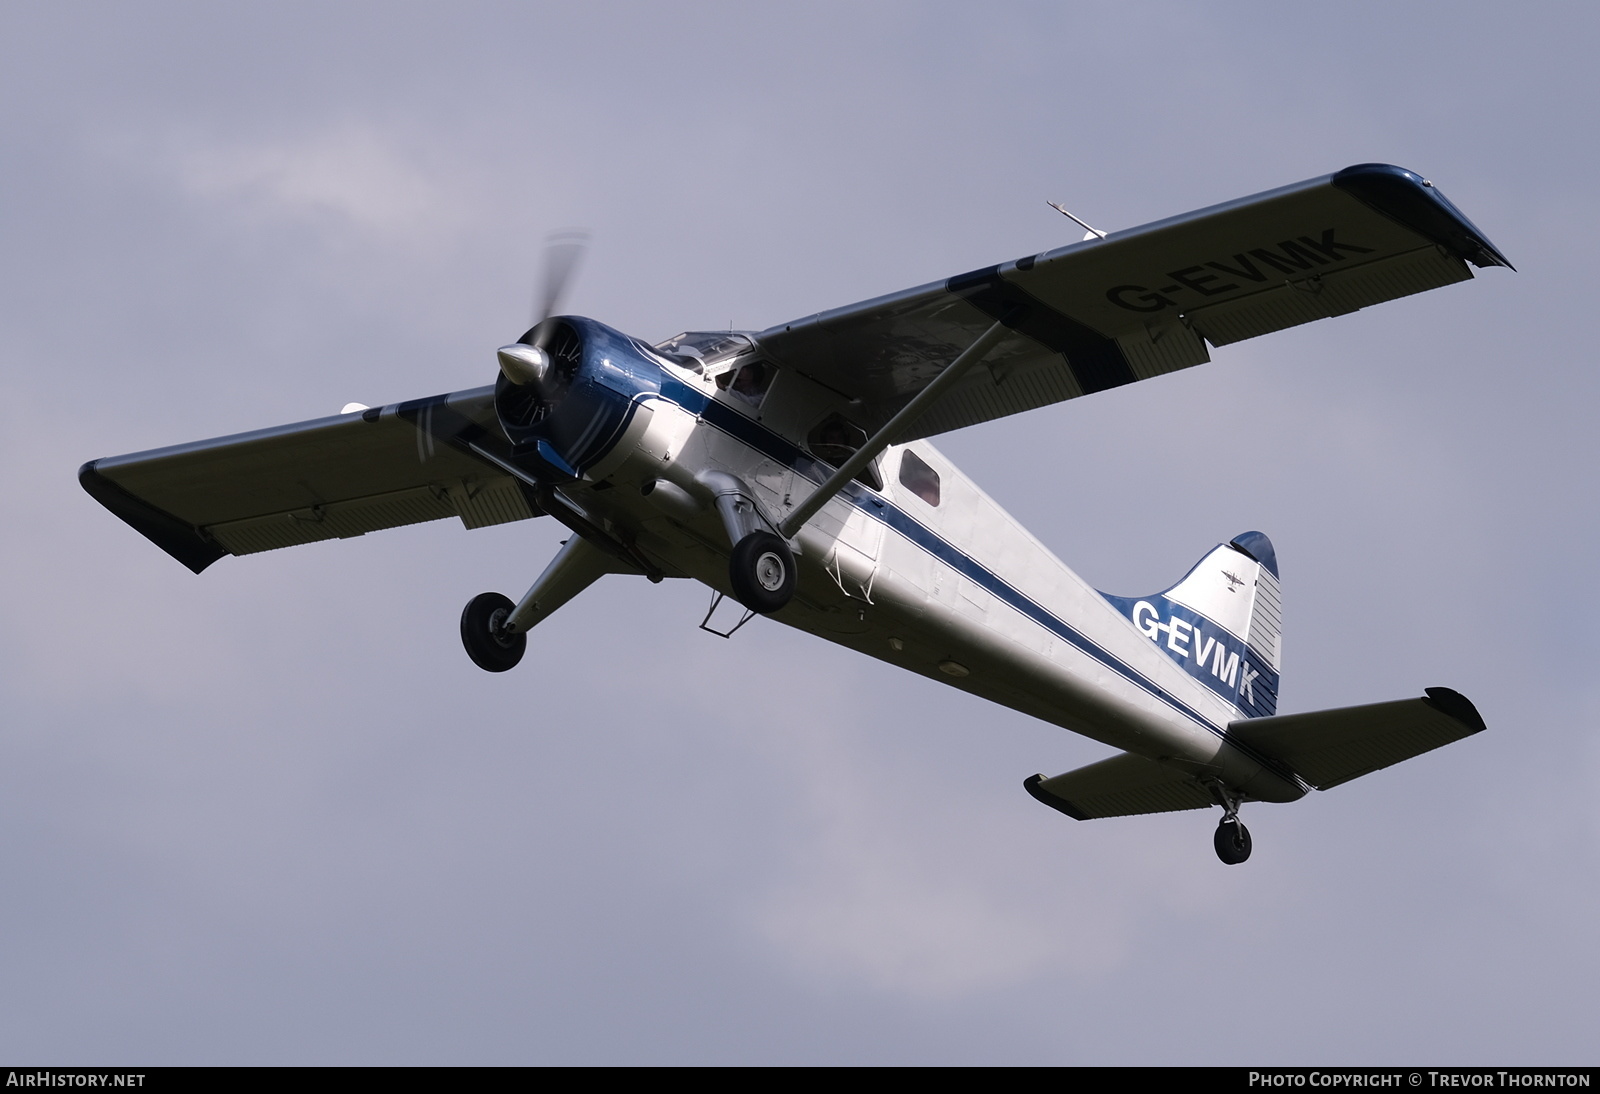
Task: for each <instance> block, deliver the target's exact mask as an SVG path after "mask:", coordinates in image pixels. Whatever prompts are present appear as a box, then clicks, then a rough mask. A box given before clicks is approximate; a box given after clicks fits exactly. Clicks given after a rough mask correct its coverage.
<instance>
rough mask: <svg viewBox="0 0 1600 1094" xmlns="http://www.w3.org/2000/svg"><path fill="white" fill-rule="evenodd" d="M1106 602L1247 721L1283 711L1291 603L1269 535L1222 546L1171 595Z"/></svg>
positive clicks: (1254, 535)
mask: <svg viewBox="0 0 1600 1094" xmlns="http://www.w3.org/2000/svg"><path fill="white" fill-rule="evenodd" d="M1101 595H1102V596H1105V598H1106V600H1108V601H1110V602H1111V604H1112V605H1114V606H1115V607H1116V608H1117V609H1118V610H1120V611H1121V612H1122V613H1123V614H1124V615H1126V616H1127V617H1128V618H1129V619H1130V620H1132V621H1133V625H1134V626H1135V627H1137V628H1138V629H1139V631H1140V633H1142V634H1143V635H1144V636H1145V637H1146V638H1148V639H1150V641H1152V642H1154V643H1155V644H1156V646H1157V647H1158V648H1159V649H1160V650H1161V651H1162V652H1163V653H1165V654H1166V655H1167V656H1168V657H1170V658H1172V660H1174V661H1176V662H1177V663H1178V664H1180V665H1182V666H1183V668H1184V669H1185V670H1186V671H1187V672H1188V673H1189V675H1191V676H1193V677H1194V678H1195V679H1197V680H1199V681H1200V682H1201V683H1203V684H1205V685H1206V686H1207V687H1208V688H1210V689H1211V690H1212V691H1214V692H1216V693H1217V694H1219V695H1221V696H1223V697H1224V698H1226V699H1227V700H1228V701H1229V702H1230V703H1232V704H1233V706H1234V709H1235V710H1237V711H1238V713H1239V716H1240V717H1242V718H1263V717H1266V716H1267V715H1270V714H1273V713H1275V712H1276V711H1277V709H1278V671H1279V666H1280V664H1281V651H1282V644H1283V600H1282V595H1281V593H1280V590H1279V586H1278V556H1277V552H1275V551H1274V550H1273V549H1272V541H1271V540H1270V539H1268V538H1267V537H1266V536H1265V535H1264V534H1263V533H1261V532H1246V533H1244V534H1243V535H1240V536H1235V537H1234V538H1233V540H1232V541H1231V542H1229V543H1224V544H1221V545H1220V546H1218V547H1217V548H1215V549H1214V550H1212V551H1211V552H1210V553H1209V554H1207V555H1206V556H1205V557H1204V558H1202V559H1201V560H1200V561H1199V562H1197V563H1196V564H1195V566H1194V568H1193V569H1191V570H1190V571H1189V572H1188V573H1187V574H1185V575H1184V577H1183V580H1182V581H1179V582H1178V583H1177V584H1176V585H1174V586H1172V587H1171V588H1170V589H1167V590H1166V591H1164V592H1160V593H1154V594H1152V595H1150V596H1143V597H1123V596H1110V595H1107V594H1105V593H1102V594H1101Z"/></svg>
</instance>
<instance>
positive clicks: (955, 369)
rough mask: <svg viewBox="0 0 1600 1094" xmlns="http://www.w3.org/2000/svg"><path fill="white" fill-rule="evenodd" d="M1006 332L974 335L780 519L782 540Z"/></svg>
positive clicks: (996, 327)
mask: <svg viewBox="0 0 1600 1094" xmlns="http://www.w3.org/2000/svg"><path fill="white" fill-rule="evenodd" d="M1008 333H1009V330H1008V328H1007V327H1006V324H1005V321H1004V320H997V321H996V322H995V323H994V324H993V325H992V326H991V327H990V328H989V329H988V330H986V331H984V332H983V333H982V334H980V335H978V337H977V338H976V339H975V340H974V341H973V343H972V345H970V346H968V347H967V348H966V349H964V350H962V351H961V354H960V356H958V357H957V358H956V359H955V360H954V361H951V362H950V364H949V367H947V368H946V369H945V370H944V371H943V372H941V373H939V375H938V376H936V377H934V379H933V381H932V382H931V383H930V384H928V386H927V387H925V388H923V389H922V390H921V391H919V392H917V395H916V398H914V399H912V400H911V401H910V402H909V403H907V404H906V405H905V406H903V407H901V408H900V413H898V414H896V415H895V416H894V417H893V418H890V419H889V424H888V425H886V426H884V427H883V428H882V429H880V430H878V432H876V433H874V434H873V435H872V437H871V439H869V440H868V441H867V443H866V444H864V445H862V446H861V447H860V448H858V449H856V452H855V455H853V456H851V457H850V458H849V459H848V460H845V461H844V463H842V464H840V465H839V470H837V471H835V472H834V473H833V474H832V475H831V476H829V478H828V479H827V480H825V481H824V482H823V484H822V485H821V486H819V487H817V489H816V491H815V492H814V493H812V495H811V496H810V497H809V498H807V499H806V500H805V501H803V502H801V503H800V506H799V508H797V509H795V511H794V512H792V513H790V514H789V515H788V516H787V517H785V518H784V521H783V523H782V524H780V525H779V526H778V531H779V532H781V533H782V534H783V537H784V538H785V539H793V538H794V536H795V533H796V532H798V531H800V529H801V528H803V527H805V523H806V521H808V520H810V519H811V518H812V517H814V516H816V515H817V512H818V510H820V509H821V508H822V507H823V506H824V505H826V504H828V502H829V501H830V500H831V499H832V498H833V496H834V495H835V494H837V493H838V492H839V491H840V490H843V489H844V485H845V483H847V482H849V481H850V480H851V479H854V478H855V477H856V473H857V472H859V471H860V470H861V469H862V468H863V467H865V466H867V464H869V463H871V462H872V461H873V460H875V459H877V458H878V455H879V453H881V452H882V451H883V450H884V449H885V448H888V447H889V445H890V444H892V443H893V442H894V439H895V438H896V437H897V436H899V435H900V433H901V431H903V430H904V429H905V428H906V427H907V426H909V425H910V424H911V423H912V422H914V421H916V420H917V418H919V417H921V416H922V413H923V411H925V410H927V409H928V408H929V407H930V406H932V405H933V404H934V402H935V401H936V400H937V399H938V398H939V396H941V395H943V394H944V393H945V391H946V390H948V389H949V388H950V386H951V385H952V384H954V383H955V382H956V381H957V380H959V379H961V377H963V376H965V375H966V374H967V370H968V369H970V368H972V366H973V365H975V364H977V363H978V362H979V361H981V360H983V358H984V357H985V356H986V355H987V354H988V352H989V351H990V350H992V349H994V347H995V346H996V345H997V344H998V343H999V342H1000V341H1002V340H1003V339H1004V338H1005V337H1006V335H1007V334H1008Z"/></svg>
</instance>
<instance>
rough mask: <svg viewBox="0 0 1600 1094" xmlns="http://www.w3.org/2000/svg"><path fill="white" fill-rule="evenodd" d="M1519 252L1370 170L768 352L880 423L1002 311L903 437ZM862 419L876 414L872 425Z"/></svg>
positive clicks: (881, 312) (1055, 255)
mask: <svg viewBox="0 0 1600 1094" xmlns="http://www.w3.org/2000/svg"><path fill="white" fill-rule="evenodd" d="M1468 262H1470V263H1472V264H1473V265H1476V266H1479V267H1489V266H1506V267H1510V266H1511V263H1509V262H1508V261H1506V259H1505V256H1503V255H1502V254H1501V253H1500V252H1499V251H1498V250H1496V249H1495V248H1494V246H1493V245H1492V244H1491V243H1489V241H1488V240H1487V239H1486V238H1484V236H1483V235H1482V233H1480V232H1479V231H1478V229H1477V228H1475V227H1474V226H1473V225H1472V223H1471V222H1470V221H1469V220H1467V218H1466V217H1465V216H1463V215H1462V214H1461V213H1460V211H1458V210H1457V209H1456V208H1455V206H1454V205H1452V204H1451V203H1450V202H1449V200H1447V199H1446V198H1445V196H1444V195H1443V194H1441V193H1440V192H1439V191H1438V189H1437V188H1435V187H1434V186H1433V184H1432V183H1430V182H1428V181H1427V180H1425V179H1423V178H1421V177H1420V176H1418V175H1416V174H1413V173H1412V172H1410V171H1406V170H1404V169H1403V168H1399V167H1393V166H1389V165H1387V164H1361V165H1358V166H1355V167H1349V168H1346V169H1345V170H1343V171H1339V172H1337V173H1335V174H1332V175H1326V176H1323V177H1322V178H1316V179H1309V180H1307V181H1305V182H1301V183H1297V184H1295V185H1293V186H1285V187H1283V188H1281V189H1278V190H1270V191H1268V192H1266V193H1263V194H1257V195H1255V196H1254V197H1248V198H1242V199H1240V200H1238V201H1233V202H1228V203H1227V204H1224V205H1215V206H1212V207H1211V208H1208V209H1201V210H1199V211H1198V212H1194V213H1189V214H1186V215H1184V216H1179V217H1173V218H1171V219H1168V220H1162V221H1157V222H1156V223H1154V224H1147V225H1145V226H1143V227H1140V228H1132V229H1129V230H1127V231H1122V232H1113V233H1111V234H1109V235H1107V236H1105V237H1104V238H1090V239H1087V240H1085V241H1084V242H1081V243H1075V244H1072V245H1071V246H1067V247H1061V248H1058V249H1057V250H1054V251H1049V252H1046V253H1044V254H1040V255H1033V256H1029V257H1026V258H1020V259H1017V260H1016V261H1013V262H1005V263H1001V264H1000V265H998V266H990V267H987V268H985V269H981V270H974V271H972V272H971V273H965V274H960V275H958V276H956V277H951V278H949V279H947V280H945V281H940V282H936V283H934V284H931V285H924V286H922V287H920V288H915V289H908V290H906V291H904V292H900V293H895V294H893V295H890V296H884V297H879V298H877V299H875V300H867V301H863V302H862V303H859V304H853V305H851V306H849V307H845V308H837V309H835V310H833V311H829V312H823V313H821V314H818V315H812V316H808V317H806V318H803V319H797V320H795V321H794V322H792V323H785V324H782V325H780V326H776V327H772V328H770V329H769V330H766V331H763V332H762V333H761V334H760V335H758V336H757V341H758V342H759V344H760V346H761V347H762V349H764V350H765V352H766V353H767V354H769V355H770V356H771V357H772V358H773V359H774V360H775V361H776V362H777V363H778V364H780V365H786V366H788V367H790V368H793V369H795V370H797V371H799V372H801V373H804V374H805V375H807V376H809V377H811V378H812V379H814V380H816V381H817V382H818V383H820V384H822V385H824V386H825V387H828V388H831V389H833V390H834V391H837V392H839V393H841V394H843V395H845V396H846V397H848V398H850V399H854V400H859V405H860V406H861V407H862V408H863V413H864V414H865V415H866V416H868V417H871V418H873V419H874V420H875V421H874V423H873V424H877V425H881V424H883V423H885V422H887V421H888V420H889V419H890V418H891V417H892V416H893V415H894V413H895V412H896V411H898V410H899V409H900V408H901V407H903V406H904V405H905V404H906V403H908V402H909V401H910V400H911V398H912V397H914V396H915V395H916V393H917V392H918V391H920V390H921V389H922V388H923V387H925V386H926V385H927V384H928V383H929V382H931V381H932V379H933V378H934V377H935V376H937V375H938V374H939V373H940V372H941V371H942V370H943V369H944V367H945V366H946V365H948V364H949V363H950V362H951V361H952V360H953V359H954V358H955V357H956V356H957V355H959V354H960V353H961V351H962V350H964V349H965V348H966V347H967V346H969V345H971V344H972V343H973V342H974V341H975V340H976V339H977V338H978V337H979V336H980V335H981V334H982V333H983V332H984V331H985V330H986V329H988V328H989V327H990V326H991V325H992V324H993V323H994V322H996V321H997V320H998V321H1000V322H1001V323H1003V324H1004V325H1005V326H1006V327H1007V328H1009V330H1010V331H1011V332H1013V336H1012V337H1010V338H1008V339H1007V340H1006V341H1005V342H1003V343H1002V344H1001V345H1000V346H999V347H997V348H996V349H995V350H994V351H992V352H991V353H990V354H989V355H988V357H987V358H986V359H985V361H984V363H985V364H986V365H987V366H988V367H987V368H980V369H973V370H972V371H971V372H970V373H968V374H967V376H966V377H964V378H963V379H962V380H960V381H959V382H957V383H956V384H955V385H954V386H953V387H952V388H951V389H950V391H948V392H947V393H946V394H945V395H944V396H943V397H942V398H941V399H939V400H938V401H937V402H936V403H935V404H934V405H933V406H931V407H930V408H929V409H928V410H927V411H926V412H925V413H924V414H923V415H922V416H921V417H920V419H918V420H917V421H916V422H915V423H913V424H912V425H911V426H909V427H908V428H907V430H906V431H905V432H904V433H902V434H901V436H899V437H898V438H896V439H898V440H910V439H914V438H916V437H926V436H932V435H934V434H937V433H943V432H947V431H949V430H952V429H958V428H960V427H962V426H966V425H972V424H975V423H977V422H983V421H988V420H990V419H993V418H999V417H1003V416H1005V415H1008V414H1016V413H1020V412H1021V411H1024V410H1031V409H1033V408H1035V407H1040V406H1045V405H1048V404H1050V403H1054V402H1059V401H1061V400H1063V399H1071V398H1075V397H1077V396H1080V395H1088V394H1092V393H1094V392H1096V391H1104V390H1105V389H1107V388H1112V387H1118V386H1120V385H1122V384H1127V383H1132V382H1134V381H1136V380H1144V379H1148V378H1150V377H1152V376H1158V375H1161V374H1162V373H1166V372H1172V371H1174V370H1176V369H1180V368H1187V367H1189V366H1191V365H1198V364H1203V363H1204V362H1206V361H1208V360H1210V355H1209V353H1208V351H1207V344H1208V343H1209V344H1210V345H1211V346H1222V345H1227V344H1228V343H1230V342H1238V341H1241V340H1243V339H1246V338H1254V337H1255V336H1256V335H1259V334H1267V333H1269V332H1271V331H1275V330H1282V329H1283V328H1285V327H1292V326H1296V325H1298V324H1301V323H1308V322H1311V321H1312V320H1314V319H1323V318H1327V317H1330V316H1335V315H1344V314H1346V313H1348V312H1352V311H1355V310H1357V309H1359V308H1363V307H1366V306H1368V305H1370V304H1377V303H1380V302H1382V301H1385V300H1392V299H1395V298H1396V297H1401V296H1408V295H1410V294H1412V293H1417V292H1423V291H1425V290H1427V289H1433V288H1437V287H1439V286H1442V285H1449V284H1451V283H1453V282H1457V281H1466V280H1468V279H1470V278H1471V277H1472V271H1471V270H1470V269H1469V268H1468V267H1467V263H1468ZM863 424H869V423H863Z"/></svg>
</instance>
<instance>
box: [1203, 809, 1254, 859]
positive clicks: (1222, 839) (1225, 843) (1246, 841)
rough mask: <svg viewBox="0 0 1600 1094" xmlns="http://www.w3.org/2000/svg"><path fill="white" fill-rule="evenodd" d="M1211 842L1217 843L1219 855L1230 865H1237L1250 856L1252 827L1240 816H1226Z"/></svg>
mask: <svg viewBox="0 0 1600 1094" xmlns="http://www.w3.org/2000/svg"><path fill="white" fill-rule="evenodd" d="M1211 842H1212V843H1214V844H1215V845H1216V848H1217V857H1218V858H1219V859H1221V860H1222V861H1223V862H1225V863H1227V864H1228V865H1229V866H1237V865H1239V863H1241V862H1243V861H1244V860H1245V859H1247V858H1249V857H1250V829H1248V828H1246V827H1245V826H1244V825H1243V824H1242V823H1240V821H1239V818H1238V817H1233V818H1228V817H1224V818H1223V819H1222V823H1221V824H1219V825H1217V834H1216V836H1214V837H1213V838H1212V841H1211Z"/></svg>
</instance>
